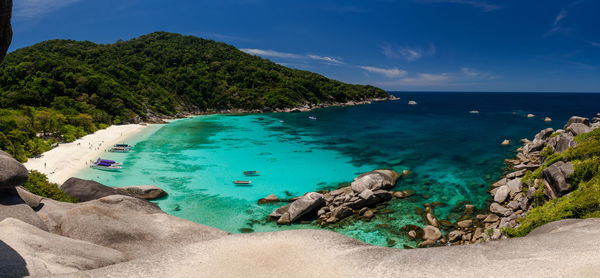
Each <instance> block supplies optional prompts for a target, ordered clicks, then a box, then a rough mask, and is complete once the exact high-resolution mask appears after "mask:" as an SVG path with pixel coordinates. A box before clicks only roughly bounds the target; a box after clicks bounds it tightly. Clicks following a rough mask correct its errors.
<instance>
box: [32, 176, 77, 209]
mask: <svg viewBox="0 0 600 278" xmlns="http://www.w3.org/2000/svg"><path fill="white" fill-rule="evenodd" d="M23 187H25V189H27V191H29V192H31V193H33V194H36V195H39V196H42V197H45V198H49V199H53V200H57V201H61V202H69V203H77V202H78V201H77V199H75V198H72V197H70V196H69V195H67V193H65V192H63V191H62V190H60V188H59V187H58V184H56V183H51V182H49V181H48V177H46V175H44V174H42V173H40V172H38V171H35V170H33V171H29V179H28V180H27V182H26V183H25V184H24V185H23Z"/></svg>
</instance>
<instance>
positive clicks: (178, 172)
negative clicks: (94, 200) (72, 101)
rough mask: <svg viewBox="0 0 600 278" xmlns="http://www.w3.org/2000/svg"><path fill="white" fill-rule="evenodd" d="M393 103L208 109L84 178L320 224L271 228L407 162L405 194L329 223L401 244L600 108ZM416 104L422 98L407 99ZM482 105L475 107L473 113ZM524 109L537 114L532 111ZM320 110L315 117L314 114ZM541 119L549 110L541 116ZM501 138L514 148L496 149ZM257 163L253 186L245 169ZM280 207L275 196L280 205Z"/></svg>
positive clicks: (512, 96)
mask: <svg viewBox="0 0 600 278" xmlns="http://www.w3.org/2000/svg"><path fill="white" fill-rule="evenodd" d="M393 94H394V95H396V96H397V97H399V98H400V100H397V101H386V102H375V103H372V104H368V105H360V106H352V107H332V108H324V109H318V110H314V111H310V112H303V113H274V114H245V115H208V116H199V117H195V118H193V119H182V120H177V121H175V122H172V123H170V124H168V125H161V126H156V127H153V128H149V129H148V131H146V133H147V134H145V135H144V136H142V137H141V138H143V139H141V141H139V142H127V143H134V144H135V149H134V151H133V152H131V153H128V154H114V153H110V154H108V153H107V155H106V156H105V158H110V159H114V160H118V161H122V162H123V163H124V169H123V170H122V171H121V172H117V173H111V172H102V171H98V170H93V169H87V170H84V171H82V172H81V173H79V174H78V176H79V177H83V178H89V179H94V180H97V181H99V182H101V183H104V184H107V185H111V186H128V185H141V184H154V185H157V186H159V187H161V188H163V189H165V190H166V191H167V192H168V193H169V196H168V197H166V198H164V199H161V200H158V201H156V202H157V204H158V205H159V206H160V207H161V208H162V209H163V210H165V211H166V212H168V213H170V214H173V215H176V216H179V217H183V218H186V219H189V220H192V221H196V222H199V223H202V224H206V225H210V226H214V227H217V228H221V229H223V230H226V231H228V232H232V233H239V232H262V231H275V230H283V229H305V228H313V229H321V227H319V226H318V225H316V224H307V223H305V224H295V225H292V226H282V227H280V226H277V225H276V224H274V223H273V222H268V221H266V220H265V217H266V216H267V215H268V214H269V213H270V212H271V211H272V210H273V209H275V208H276V207H277V206H276V205H257V204H256V201H257V200H258V199H259V198H262V197H265V196H267V195H269V194H272V193H273V194H276V195H278V196H279V197H280V198H286V197H289V196H295V195H298V194H303V193H305V192H307V191H313V190H319V189H330V188H336V187H337V186H339V185H340V184H344V183H347V182H350V181H352V179H353V178H354V177H355V176H357V175H358V174H360V173H362V172H366V171H370V170H373V169H377V168H392V169H394V170H397V171H402V170H404V169H407V170H410V171H411V172H412V174H411V175H410V176H408V177H407V178H404V179H403V180H401V181H400V182H399V183H398V184H397V186H396V188H395V190H404V189H412V190H414V191H415V193H416V194H415V195H413V196H412V197H411V198H408V199H402V200H392V201H390V202H389V203H388V205H387V207H380V208H378V212H377V213H376V216H375V218H374V219H372V220H371V221H369V222H366V221H362V220H356V219H348V220H347V221H343V222H342V223H340V224H337V225H334V226H329V227H325V228H323V229H330V230H333V231H337V232H340V233H342V234H345V235H348V236H350V237H354V238H356V239H359V240H362V241H365V242H368V243H371V244H376V245H381V246H393V247H398V248H402V247H403V245H404V244H409V245H411V244H412V245H414V243H412V242H410V241H409V240H408V239H407V238H406V236H405V235H404V234H403V233H402V232H400V230H401V228H402V227H403V226H404V225H408V224H415V225H420V226H422V225H423V223H424V222H423V219H422V218H421V216H419V215H418V214H416V213H415V209H417V208H422V207H423V204H424V203H433V202H439V203H437V204H439V205H438V207H437V208H436V215H437V216H438V218H440V219H448V220H450V221H454V220H456V219H457V218H458V217H459V216H460V213H459V209H458V210H457V209H454V210H453V208H454V207H455V206H456V205H457V204H461V203H464V202H466V203H470V204H474V205H475V206H476V207H477V208H478V209H484V210H485V208H486V207H487V206H488V205H489V194H488V193H487V190H488V188H489V185H490V183H492V182H494V181H495V180H497V179H498V178H499V177H500V176H501V175H502V174H503V173H504V172H505V171H507V169H506V165H505V164H504V159H506V158H511V157H513V156H514V155H515V150H516V149H517V148H518V147H519V146H521V144H522V143H521V142H520V139H522V138H529V139H532V137H533V136H534V135H535V134H536V133H537V132H538V131H539V130H541V129H544V128H547V127H553V128H555V129H557V128H561V127H562V126H563V125H564V124H565V123H566V121H567V120H568V119H569V117H570V116H572V115H579V116H584V117H593V116H594V115H595V114H596V113H597V112H600V94H587V93H586V94H577V93H569V94H567V93H460V92H452V93H449V92H448V93H432V92H393ZM410 100H413V101H416V102H417V105H408V101H410ZM473 110H477V111H479V113H478V114H474V113H470V112H469V111H473ZM527 114H534V115H535V117H533V118H528V117H527ZM309 116H314V117H316V120H312V119H309ZM545 117H550V118H552V121H551V122H544V120H543V119H544V118H545ZM504 139H509V140H511V141H512V144H511V145H509V146H501V145H500V143H501V142H502V141H503V140H504ZM245 170H257V171H260V174H261V175H260V176H258V177H253V178H251V180H252V185H251V186H248V187H240V186H236V185H234V184H233V183H232V181H233V180H238V179H247V178H246V177H244V176H243V175H242V171H245ZM281 205H282V204H281Z"/></svg>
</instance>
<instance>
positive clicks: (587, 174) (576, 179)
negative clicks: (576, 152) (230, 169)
mask: <svg viewBox="0 0 600 278" xmlns="http://www.w3.org/2000/svg"><path fill="white" fill-rule="evenodd" d="M572 162H573V164H574V165H573V168H574V172H573V175H572V176H571V182H570V184H571V186H572V188H573V189H574V187H573V186H575V185H578V184H580V183H582V182H586V181H589V180H591V179H592V178H594V177H595V176H597V175H598V172H599V171H600V157H595V158H593V159H586V160H584V161H572Z"/></svg>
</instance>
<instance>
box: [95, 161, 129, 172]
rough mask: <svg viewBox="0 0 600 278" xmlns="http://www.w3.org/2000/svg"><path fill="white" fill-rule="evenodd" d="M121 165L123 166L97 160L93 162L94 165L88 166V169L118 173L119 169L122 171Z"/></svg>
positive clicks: (114, 162)
mask: <svg viewBox="0 0 600 278" xmlns="http://www.w3.org/2000/svg"><path fill="white" fill-rule="evenodd" d="M121 165H123V164H121V163H118V162H116V161H114V160H107V159H102V158H98V159H97V160H96V162H94V164H92V165H90V168H93V169H98V170H105V171H118V170H120V169H123V167H121Z"/></svg>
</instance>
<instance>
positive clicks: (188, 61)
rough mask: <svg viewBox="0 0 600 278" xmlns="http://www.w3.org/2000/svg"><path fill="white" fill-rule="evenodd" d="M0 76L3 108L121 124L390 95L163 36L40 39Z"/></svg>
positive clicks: (12, 58)
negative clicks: (48, 110) (72, 113)
mask: <svg viewBox="0 0 600 278" xmlns="http://www.w3.org/2000/svg"><path fill="white" fill-rule="evenodd" d="M1 74H2V75H1V76H0V90H1V92H0V93H1V95H0V105H1V106H2V107H3V108H6V107H18V106H20V105H31V106H45V107H54V108H58V109H60V108H61V107H63V106H67V107H75V108H76V109H77V110H78V111H79V112H86V113H89V114H92V115H93V116H94V115H95V114H98V113H99V112H96V113H94V112H93V110H95V109H99V110H102V111H105V112H107V113H108V114H109V115H111V116H118V117H119V119H120V120H129V119H131V117H132V115H134V114H137V115H140V116H142V117H144V116H145V114H146V112H147V111H148V110H150V111H153V112H156V113H162V114H167V115H172V114H174V113H176V112H177V111H178V110H195V111H198V110H200V111H211V110H224V109H230V108H240V109H248V110H250V109H263V108H265V107H270V108H286V107H296V106H299V105H301V104H303V103H323V102H345V101H348V100H360V99H368V98H373V97H385V96H387V93H386V92H384V91H383V90H381V89H378V88H375V87H372V86H362V85H349V84H345V83H342V82H339V81H335V80H331V79H328V78H325V77H323V76H321V75H318V74H315V73H311V72H307V71H301V70H295V69H290V68H286V67H284V66H281V65H278V64H275V63H273V62H270V61H268V60H265V59H262V58H260V57H257V56H252V55H249V54H246V53H244V52H242V51H240V50H238V49H236V48H235V47H233V46H230V45H227V44H225V43H219V42H215V41H212V40H204V39H201V38H197V37H192V36H183V35H179V34H172V33H166V32H158V33H152V34H148V35H145V36H142V37H139V38H137V39H132V40H129V41H120V42H117V43H114V44H109V45H99V44H95V43H92V42H78V41H71V40H53V41H46V42H42V43H39V44H36V45H34V46H31V47H27V48H23V49H20V50H17V51H15V52H13V53H10V54H9V55H8V56H7V57H6V61H5V62H4V66H3V67H2V73H1ZM62 97H67V98H68V99H63V98H62ZM75 99H76V100H78V101H79V102H80V104H77V105H75V106H73V105H71V104H70V103H69V102H71V101H72V100H75ZM97 120H102V121H105V120H104V119H97Z"/></svg>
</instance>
